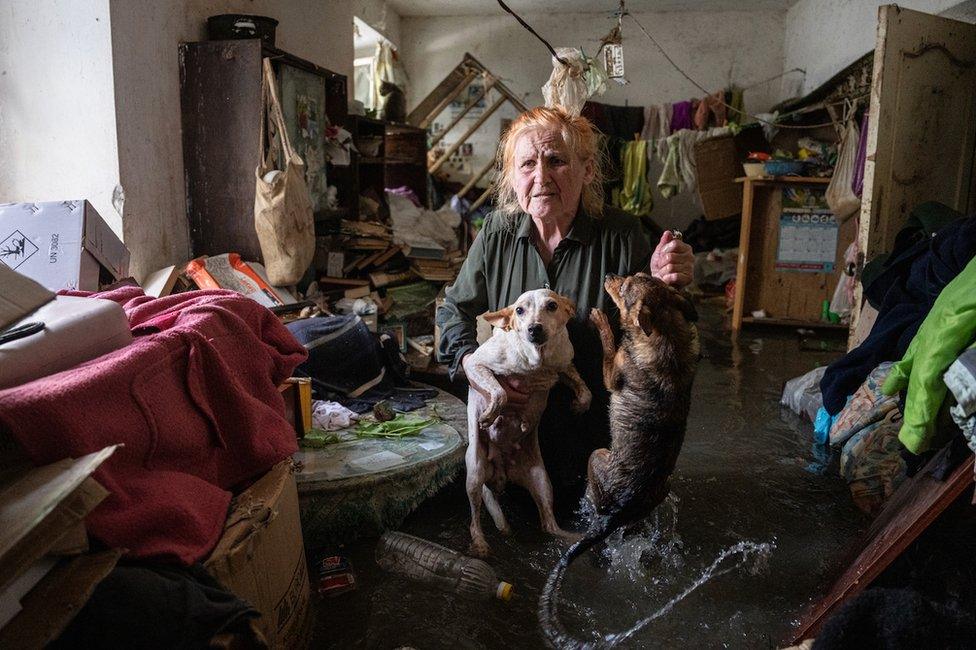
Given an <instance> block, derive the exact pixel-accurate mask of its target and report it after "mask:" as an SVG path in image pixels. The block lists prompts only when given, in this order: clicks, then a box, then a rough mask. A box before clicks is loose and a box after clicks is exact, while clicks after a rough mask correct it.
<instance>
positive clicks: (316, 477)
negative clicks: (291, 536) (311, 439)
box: [294, 391, 468, 548]
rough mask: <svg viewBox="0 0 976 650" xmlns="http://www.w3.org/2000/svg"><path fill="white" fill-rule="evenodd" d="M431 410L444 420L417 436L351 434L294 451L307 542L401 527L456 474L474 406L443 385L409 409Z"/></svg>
mask: <svg viewBox="0 0 976 650" xmlns="http://www.w3.org/2000/svg"><path fill="white" fill-rule="evenodd" d="M432 409H434V410H436V414H437V416H438V417H440V418H441V422H439V423H436V424H432V425H431V426H430V427H427V428H425V429H424V430H423V431H422V432H421V433H420V434H418V435H416V436H410V437H407V438H403V439H399V440H375V439H363V440H355V439H350V440H349V441H347V442H338V443H335V444H332V445H328V446H326V447H323V448H308V447H303V448H302V449H300V450H299V451H298V452H296V453H295V455H294V459H295V460H296V461H297V462H298V467H299V471H298V472H297V473H296V474H295V480H296V482H297V483H298V495H299V507H300V509H301V518H302V530H303V533H304V535H305V544H306V546H308V547H310V548H314V547H317V546H328V545H335V544H339V543H346V542H349V541H351V540H353V539H356V538H357V537H361V536H367V535H378V534H380V533H381V532H382V531H383V530H386V529H389V528H394V527H396V526H398V525H399V524H400V523H401V522H402V521H403V519H404V518H405V517H406V516H407V515H408V514H410V512H411V511H413V509H414V508H416V507H417V506H418V505H419V504H420V503H421V502H422V501H423V500H424V499H426V498H428V497H430V496H431V495H433V494H434V492H436V491H437V490H438V489H440V488H441V487H443V486H444V485H446V484H447V483H448V482H450V481H451V480H452V479H453V478H454V476H456V475H457V473H458V471H459V470H460V469H461V467H462V466H463V465H464V450H465V448H466V447H467V429H468V422H467V406H466V405H465V403H464V402H462V401H461V400H459V399H457V398H456V397H453V396H452V395H449V394H447V393H445V392H443V391H438V393H437V396H436V397H434V398H433V399H431V400H429V401H428V402H427V406H425V407H423V408H421V409H418V410H416V411H413V412H412V413H410V414H409V415H410V416H419V417H423V418H426V417H430V416H431V415H432ZM341 433H342V432H340V434H341ZM345 437H346V436H343V438H345Z"/></svg>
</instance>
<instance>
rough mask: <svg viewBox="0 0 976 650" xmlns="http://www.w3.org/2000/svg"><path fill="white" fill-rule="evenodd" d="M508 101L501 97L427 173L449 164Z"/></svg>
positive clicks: (506, 98)
mask: <svg viewBox="0 0 976 650" xmlns="http://www.w3.org/2000/svg"><path fill="white" fill-rule="evenodd" d="M507 101H508V97H504V96H503V97H499V98H498V99H497V100H496V101H495V103H494V104H492V105H491V107H489V108H488V110H487V111H485V112H484V113H482V114H481V117H479V118H478V120H477V121H476V122H475V123H474V124H472V125H471V126H470V127H468V130H467V131H465V132H464V135H462V136H461V137H460V138H458V141H457V142H455V143H454V144H452V145H451V146H450V147H449V148H448V150H447V151H445V152H444V155H443V156H441V157H440V158H438V159H437V162H435V163H434V164H433V165H431V166H430V168H429V169H428V170H427V171H428V172H429V173H431V174H433V173H435V172H437V170H438V169H440V168H441V167H442V166H443V165H444V163H446V162H447V160H448V159H449V158H450V157H451V155H452V154H453V153H454V152H455V151H457V150H458V149H460V148H461V145H462V144H464V141H465V140H467V139H468V138H469V137H471V134H472V133H474V132H475V131H477V130H478V128H479V127H481V125H482V124H484V123H485V120H487V119H488V118H489V117H491V115H492V113H494V112H495V111H497V110H498V109H499V108H501V106H502V104H504V103H505V102H507Z"/></svg>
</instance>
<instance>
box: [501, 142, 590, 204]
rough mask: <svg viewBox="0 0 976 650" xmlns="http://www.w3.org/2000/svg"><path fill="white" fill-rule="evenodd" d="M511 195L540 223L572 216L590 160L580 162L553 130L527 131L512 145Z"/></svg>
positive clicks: (585, 178)
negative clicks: (512, 185) (540, 221)
mask: <svg viewBox="0 0 976 650" xmlns="http://www.w3.org/2000/svg"><path fill="white" fill-rule="evenodd" d="M513 162H514V164H515V180H514V183H515V194H516V196H517V197H518V202H519V205H520V206H521V207H522V209H523V210H525V211H526V212H527V213H529V214H530V215H532V217H534V218H536V219H541V220H543V221H550V220H553V221H555V220H561V219H572V218H573V217H575V216H576V208H577V207H578V206H579V201H580V195H581V194H582V192H583V185H584V184H586V183H587V182H589V181H591V180H592V179H593V161H592V160H590V161H586V162H584V161H581V160H579V159H578V158H576V156H574V155H573V153H572V152H571V151H570V150H569V147H567V146H566V144H565V143H564V142H563V138H562V134H561V133H560V132H559V131H558V130H557V129H545V130H542V129H540V130H536V131H527V132H526V133H523V134H522V135H521V136H519V139H518V140H517V141H516V142H515V159H514V161H513Z"/></svg>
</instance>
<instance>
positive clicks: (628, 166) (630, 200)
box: [613, 140, 654, 217]
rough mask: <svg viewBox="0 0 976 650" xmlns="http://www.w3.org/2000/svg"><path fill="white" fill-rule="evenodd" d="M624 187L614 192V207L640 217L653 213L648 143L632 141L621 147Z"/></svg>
mask: <svg viewBox="0 0 976 650" xmlns="http://www.w3.org/2000/svg"><path fill="white" fill-rule="evenodd" d="M620 163H621V167H622V168H623V176H624V178H623V187H622V188H621V189H620V191H619V192H614V196H613V198H614V205H615V206H616V207H618V208H620V209H621V210H625V211H627V212H629V213H631V214H633V215H636V216H638V217H643V216H646V215H649V214H650V213H651V208H652V207H653V206H654V199H653V197H652V196H651V186H650V184H649V183H648V182H647V141H646V140H631V141H628V142H625V143H624V144H623V146H622V147H620Z"/></svg>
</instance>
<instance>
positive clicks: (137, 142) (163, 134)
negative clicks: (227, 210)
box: [112, 0, 352, 278]
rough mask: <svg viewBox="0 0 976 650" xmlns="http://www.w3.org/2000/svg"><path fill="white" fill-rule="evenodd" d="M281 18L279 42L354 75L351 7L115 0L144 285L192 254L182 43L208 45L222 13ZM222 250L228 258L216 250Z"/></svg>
mask: <svg viewBox="0 0 976 650" xmlns="http://www.w3.org/2000/svg"><path fill="white" fill-rule="evenodd" d="M232 12H240V13H250V14H259V15H266V16H272V17H274V18H276V19H277V20H278V21H279V25H278V29H277V45H278V46H279V47H280V48H281V49H284V50H286V51H288V52H291V53H292V54H295V55H297V56H300V57H302V58H305V59H308V60H310V61H312V62H314V63H317V64H319V65H322V66H324V67H327V68H330V69H332V70H335V71H337V72H341V73H343V74H347V75H350V74H351V72H352V11H351V7H350V5H349V3H347V2H317V3H308V2H304V1H303V0H289V1H287V2H276V1H275V0H258V1H248V0H237V1H233V0H185V1H183V2H155V1H153V0H114V1H113V2H112V53H113V56H114V61H115V88H116V93H115V110H116V115H117V124H118V143H119V145H118V150H119V166H120V169H121V178H122V186H123V188H124V189H125V193H126V201H125V211H124V212H125V220H124V228H123V230H124V234H125V239H124V241H125V243H126V245H127V246H128V247H129V249H130V251H131V252H132V272H133V275H135V276H136V277H137V278H138V277H142V276H143V275H144V274H145V273H148V272H150V271H153V270H155V269H157V268H160V267H163V266H166V265H168V264H174V263H180V262H183V261H185V260H186V259H187V257H188V256H189V254H190V245H189V233H188V227H187V219H186V199H185V192H184V181H183V150H182V142H181V139H180V138H181V135H180V134H181V130H180V89H179V56H178V44H179V43H180V42H181V41H196V40H203V39H205V38H206V25H205V23H206V19H207V17H208V16H212V15H215V14H221V13H232ZM213 252H214V253H221V252H227V251H213Z"/></svg>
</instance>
